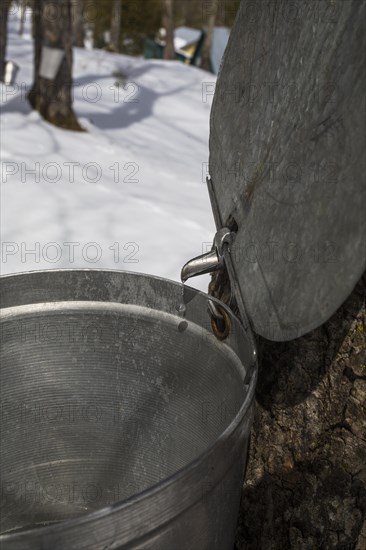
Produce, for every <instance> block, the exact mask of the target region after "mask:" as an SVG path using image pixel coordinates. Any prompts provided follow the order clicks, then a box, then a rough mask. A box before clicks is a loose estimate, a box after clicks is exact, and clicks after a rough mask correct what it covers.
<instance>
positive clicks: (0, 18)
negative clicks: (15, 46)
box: [0, 0, 10, 81]
mask: <svg viewBox="0 0 366 550" xmlns="http://www.w3.org/2000/svg"><path fill="white" fill-rule="evenodd" d="M9 7H10V0H1V3H0V80H1V81H2V80H3V78H4V64H5V58H6V44H7V37H8V13H9Z"/></svg>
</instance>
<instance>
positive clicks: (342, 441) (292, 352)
mask: <svg viewBox="0 0 366 550" xmlns="http://www.w3.org/2000/svg"><path fill="white" fill-rule="evenodd" d="M365 291H366V275H365V276H364V277H363V278H362V279H361V280H360V282H359V283H358V285H357V286H356V288H355V289H354V291H353V293H352V295H351V296H350V297H349V298H348V300H347V301H346V302H345V303H344V304H343V305H342V306H341V308H339V310H338V311H337V312H336V313H335V314H334V315H333V316H332V317H331V319H329V321H328V322H327V323H325V324H324V325H323V326H322V327H320V328H318V329H316V330H314V331H312V332H311V333H309V334H307V335H305V336H303V337H302V338H298V339H296V340H293V341H292V342H285V343H277V342H270V341H267V340H264V339H261V338H259V337H258V352H259V379H258V385H257V391H256V400H257V405H256V414H255V420H254V426H253V430H252V436H251V443H250V456H249V463H248V467H247V472H246V481H245V485H244V491H243V495H242V504H241V513H240V517H239V525H238V532H237V542H236V547H237V549H238V550H244V549H245V550H267V549H270V550H287V549H295V550H313V549H314V550H315V549H318V548H319V549H320V548H324V549H333V548H334V549H344V550H346V549H347V550H348V549H355V550H364V549H365V548H366V523H365V518H366V486H365V482H366V427H365V424H366V422H365V418H366V338H365V335H366V310H365ZM210 293H211V294H213V295H215V296H216V297H220V298H221V299H223V300H224V301H226V302H228V299H229V297H230V283H229V281H228V277H227V274H225V272H222V273H220V272H218V273H216V274H214V275H213V278H212V282H211V284H210ZM236 313H237V312H236Z"/></svg>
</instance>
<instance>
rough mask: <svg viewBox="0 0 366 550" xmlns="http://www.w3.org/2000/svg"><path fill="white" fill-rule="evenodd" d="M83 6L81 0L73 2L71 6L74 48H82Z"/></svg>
mask: <svg viewBox="0 0 366 550" xmlns="http://www.w3.org/2000/svg"><path fill="white" fill-rule="evenodd" d="M83 8H84V4H83V0H73V4H72V27H73V35H74V46H76V47H77V48H83V47H84V9H83Z"/></svg>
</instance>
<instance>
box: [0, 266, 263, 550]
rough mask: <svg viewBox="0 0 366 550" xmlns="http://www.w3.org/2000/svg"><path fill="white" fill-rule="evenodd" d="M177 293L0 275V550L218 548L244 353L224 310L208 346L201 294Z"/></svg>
mask: <svg viewBox="0 0 366 550" xmlns="http://www.w3.org/2000/svg"><path fill="white" fill-rule="evenodd" d="M182 288H183V287H182V285H180V284H177V283H173V282H171V281H167V280H163V279H158V278H154V277H149V276H145V275H138V274H133V273H123V272H115V271H98V270H92V271H90V270H84V271H83V270H81V271H49V272H33V273H27V274H19V275H12V276H6V277H2V292H1V296H2V303H1V306H2V316H1V326H2V332H1V334H2V349H1V371H0V372H1V390H0V391H1V404H2V425H1V447H0V461H1V462H0V471H1V489H2V492H1V511H0V518H1V533H2V534H1V536H0V545H1V548H4V550H5V549H6V550H15V549H16V550H30V549H32V550H34V549H41V548H46V549H52V550H65V549H67V550H83V549H85V550H102V549H106V548H108V549H112V548H113V549H120V548H139V549H142V548H146V549H149V550H152V549H165V550H173V549H179V550H183V549H187V550H188V549H189V550H195V549H197V550H198V549H199V550H204V549H207V550H226V549H227V550H232V549H233V545H234V535H235V528H236V522H237V514H238V508H239V501H240V494H241V487H242V479H243V474H244V468H245V463H246V455H247V445H248V437H249V433H250V428H251V423H252V414H253V396H254V389H255V383H256V373H257V370H256V354H255V349H254V345H253V342H252V339H251V335H250V333H248V332H246V331H245V330H244V329H243V327H242V326H241V324H240V323H239V322H238V320H237V319H236V318H235V317H234V316H233V315H232V313H231V312H230V310H229V309H228V308H226V306H224V305H223V304H221V303H220V302H218V301H217V304H219V305H220V308H221V311H225V312H226V315H225V319H226V323H227V328H228V330H227V331H226V332H227V337H226V339H225V340H219V339H218V338H217V336H215V334H214V331H213V330H212V323H211V317H210V314H209V312H208V311H207V309H208V308H207V305H208V300H209V297H208V296H207V295H205V294H204V293H201V292H198V291H196V290H194V289H192V288H189V287H185V288H184V292H183V294H182ZM182 299H183V302H184V305H185V308H182V307H179V306H180V305H181V304H182ZM210 299H211V298H210ZM182 309H185V311H184V314H183V313H181V311H182Z"/></svg>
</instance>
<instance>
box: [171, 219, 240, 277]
mask: <svg viewBox="0 0 366 550" xmlns="http://www.w3.org/2000/svg"><path fill="white" fill-rule="evenodd" d="M233 238H234V234H233V233H232V232H231V231H230V229H228V228H227V227H224V228H223V229H220V230H219V231H218V232H217V233H216V235H215V240H214V249H213V250H211V252H207V254H202V255H201V256H197V257H196V258H193V259H192V260H190V261H189V262H187V263H186V264H185V265H184V266H183V269H182V271H181V275H180V278H181V281H182V283H185V282H186V281H188V279H190V278H191V277H196V276H197V275H204V274H205V273H212V272H213V271H217V270H218V269H221V268H223V267H224V245H228V246H229V245H230V244H231V242H232V240H233Z"/></svg>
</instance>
